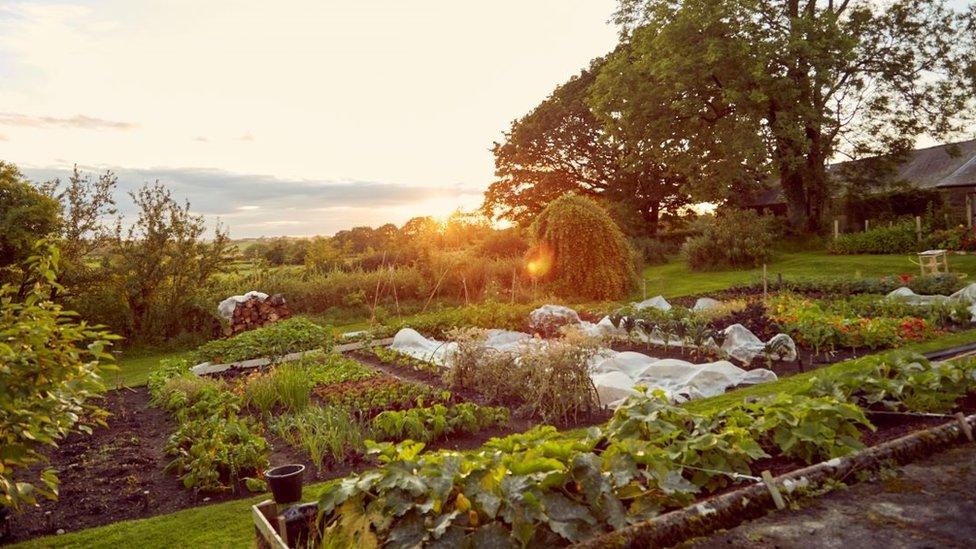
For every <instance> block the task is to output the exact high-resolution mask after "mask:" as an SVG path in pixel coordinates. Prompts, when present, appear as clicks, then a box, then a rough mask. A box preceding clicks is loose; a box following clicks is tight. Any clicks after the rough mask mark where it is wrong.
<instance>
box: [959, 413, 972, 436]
mask: <svg viewBox="0 0 976 549" xmlns="http://www.w3.org/2000/svg"><path fill="white" fill-rule="evenodd" d="M956 419H958V420H959V426H960V427H962V432H963V434H965V435H966V438H968V439H969V442H972V441H973V428H972V426H971V425H969V422H968V421H966V416H964V415H962V412H956Z"/></svg>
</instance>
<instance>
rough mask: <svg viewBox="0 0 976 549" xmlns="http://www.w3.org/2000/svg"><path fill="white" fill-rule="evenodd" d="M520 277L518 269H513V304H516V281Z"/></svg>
mask: <svg viewBox="0 0 976 549" xmlns="http://www.w3.org/2000/svg"><path fill="white" fill-rule="evenodd" d="M517 276H518V267H512V303H515V280H516V277H517Z"/></svg>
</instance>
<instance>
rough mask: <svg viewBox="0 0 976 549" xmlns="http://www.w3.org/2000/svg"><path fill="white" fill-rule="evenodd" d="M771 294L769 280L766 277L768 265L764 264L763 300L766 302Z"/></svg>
mask: <svg viewBox="0 0 976 549" xmlns="http://www.w3.org/2000/svg"><path fill="white" fill-rule="evenodd" d="M768 294H769V279H768V277H767V276H766V264H765V263H763V299H764V300H765V299H766V298H767V297H768Z"/></svg>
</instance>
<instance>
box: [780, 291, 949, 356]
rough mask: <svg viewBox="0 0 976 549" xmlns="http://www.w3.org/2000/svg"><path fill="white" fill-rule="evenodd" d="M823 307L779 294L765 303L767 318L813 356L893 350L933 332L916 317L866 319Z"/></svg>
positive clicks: (894, 309) (848, 309)
mask: <svg viewBox="0 0 976 549" xmlns="http://www.w3.org/2000/svg"><path fill="white" fill-rule="evenodd" d="M826 306H827V308H826V309H825V307H824V305H822V304H821V303H820V302H816V301H813V300H810V299H804V298H799V297H797V296H795V295H792V294H780V295H777V296H775V297H773V298H771V299H770V300H769V302H768V310H769V317H770V319H772V320H773V321H774V322H776V323H777V324H778V325H779V326H780V328H781V329H782V330H784V331H785V332H787V333H789V334H790V335H791V336H792V337H793V339H795V340H796V341H797V342H798V343H800V344H803V345H808V346H810V347H812V348H813V350H814V352H815V353H819V352H820V351H824V350H836V349H837V348H839V347H846V348H850V349H855V348H861V347H867V348H869V349H880V348H885V347H893V346H896V345H899V344H901V343H903V342H905V341H924V340H926V339H929V338H931V337H933V336H935V335H936V333H937V332H936V329H935V328H934V327H933V325H932V324H931V323H930V322H929V321H927V320H925V319H924V318H920V317H918V316H905V317H894V318H892V317H887V316H876V317H867V316H861V315H860V314H858V312H856V311H855V310H854V309H853V308H843V307H837V308H836V309H834V310H831V309H830V302H827V305H826ZM892 307H893V309H892V310H893V311H896V312H897V311H899V309H900V307H899V306H898V305H893V306H892ZM918 312H919V311H916V314H918Z"/></svg>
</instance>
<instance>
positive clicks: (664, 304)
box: [634, 295, 671, 311]
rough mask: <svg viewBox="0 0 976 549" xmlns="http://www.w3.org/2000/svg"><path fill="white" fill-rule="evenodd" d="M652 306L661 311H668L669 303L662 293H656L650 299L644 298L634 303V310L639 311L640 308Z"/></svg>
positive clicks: (669, 308)
mask: <svg viewBox="0 0 976 549" xmlns="http://www.w3.org/2000/svg"><path fill="white" fill-rule="evenodd" d="M650 307H653V308H655V309H660V310H662V311H670V310H671V304H670V303H668V300H667V299H664V296H663V295H657V296H654V297H652V298H650V299H645V300H644V301H641V302H640V303H634V310H636V311H640V310H641V309H647V308H650Z"/></svg>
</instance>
